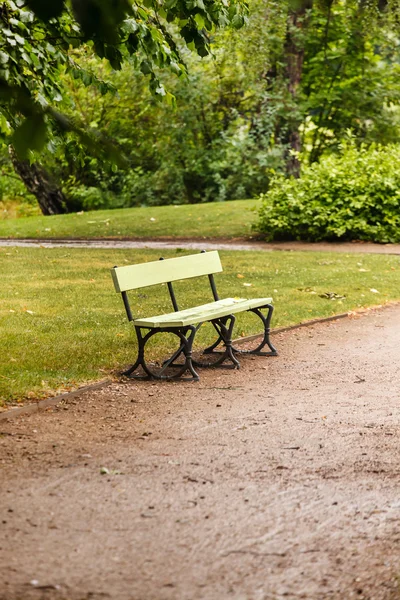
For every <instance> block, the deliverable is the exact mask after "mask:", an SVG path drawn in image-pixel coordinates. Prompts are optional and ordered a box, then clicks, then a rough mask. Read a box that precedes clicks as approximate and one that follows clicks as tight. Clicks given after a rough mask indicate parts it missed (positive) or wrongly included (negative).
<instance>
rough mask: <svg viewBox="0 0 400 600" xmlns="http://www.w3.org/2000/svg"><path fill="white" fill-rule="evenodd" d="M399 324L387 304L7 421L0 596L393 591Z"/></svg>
mask: <svg viewBox="0 0 400 600" xmlns="http://www.w3.org/2000/svg"><path fill="white" fill-rule="evenodd" d="M399 339H400V306H399V305H394V306H391V307H388V308H385V309H381V310H379V311H370V312H369V313H367V314H364V315H360V316H356V317H354V318H348V319H342V320H340V321H336V322H332V323H329V324H327V323H324V324H318V325H314V326H312V327H309V328H303V329H298V330H293V331H287V332H284V333H280V334H278V335H276V336H275V338H274V340H275V343H276V345H277V347H278V349H279V351H280V355H279V356H278V357H276V358H263V357H257V358H251V357H247V359H243V368H242V369H240V370H239V371H231V370H219V371H204V370H203V371H202V374H201V380H200V382H199V383H197V384H193V383H163V384H160V383H151V382H128V383H121V382H120V383H118V382H116V383H113V384H111V385H110V386H108V387H106V388H103V389H101V390H96V391H93V392H91V393H86V394H84V395H82V396H81V397H79V398H73V399H71V400H69V401H66V402H65V403H64V404H61V405H59V406H58V407H56V408H49V409H48V410H47V411H45V412H43V413H37V414H34V415H31V416H25V417H16V418H14V419H11V420H9V421H2V422H1V423H0V430H1V435H0V447H1V451H0V522H1V525H0V527H1V529H0V542H1V543H0V564H1V569H0V598H1V600H36V599H39V600H84V599H85V600H89V599H91V600H107V599H108V598H110V599H112V600H225V599H233V600H270V599H272V600H295V599H298V598H306V599H312V600H324V599H334V600H348V599H351V598H358V599H368V600H395V599H399V598H400V590H399V575H400V552H399V550H400V494H399V490H400V486H399V479H400V466H399V465H400V451H399V443H398V440H399V433H400V426H399V399H400V381H399V379H400V377H399ZM102 473H103V474H102Z"/></svg>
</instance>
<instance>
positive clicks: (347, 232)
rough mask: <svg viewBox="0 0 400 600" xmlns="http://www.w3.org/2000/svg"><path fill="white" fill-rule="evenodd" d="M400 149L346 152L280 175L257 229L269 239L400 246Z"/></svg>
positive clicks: (349, 147) (351, 148)
mask: <svg viewBox="0 0 400 600" xmlns="http://www.w3.org/2000/svg"><path fill="white" fill-rule="evenodd" d="M399 164H400V146H395V145H392V146H386V147H385V148H383V147H379V146H372V147H370V148H366V147H361V148H359V149H357V148H356V147H355V146H354V145H353V144H348V145H347V146H345V147H344V148H343V152H342V155H341V156H340V157H338V156H328V157H326V158H324V159H323V160H322V161H321V163H315V164H313V165H311V166H305V167H304V168H303V169H302V175H301V178H300V179H297V180H296V179H293V178H290V179H285V178H284V177H282V176H277V177H276V178H275V179H274V181H273V182H272V184H271V187H270V189H269V191H268V193H267V194H265V195H262V198H263V204H262V208H261V210H260V216H259V222H258V229H259V231H260V232H262V233H263V235H264V236H265V238H266V239H267V240H285V239H286V240H288V239H292V240H293V239H297V240H309V241H320V240H365V241H367V240H368V241H374V242H382V243H386V242H400V170H399Z"/></svg>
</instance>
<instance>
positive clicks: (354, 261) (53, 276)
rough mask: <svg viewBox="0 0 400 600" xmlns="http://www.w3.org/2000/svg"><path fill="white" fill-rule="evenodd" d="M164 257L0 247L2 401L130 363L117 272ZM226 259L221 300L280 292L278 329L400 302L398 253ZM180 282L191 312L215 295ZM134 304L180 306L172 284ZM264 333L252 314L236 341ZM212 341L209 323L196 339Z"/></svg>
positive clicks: (227, 255) (157, 350)
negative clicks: (172, 297) (172, 298)
mask: <svg viewBox="0 0 400 600" xmlns="http://www.w3.org/2000/svg"><path fill="white" fill-rule="evenodd" d="M163 254H164V256H165V257H166V258H167V257H173V256H176V255H177V254H179V253H178V252H176V251H166V252H163ZM158 258H159V252H157V251H154V250H135V251H132V250H93V249H65V248H57V249H49V248H34V249H31V248H30V249H26V248H2V249H0V260H1V262H2V266H3V278H2V287H1V288H0V329H1V333H0V335H1V339H2V344H1V349H0V365H1V366H0V398H1V401H0V402H1V403H2V404H3V405H5V404H6V403H7V402H18V401H21V400H23V399H24V398H30V399H40V398H45V397H49V396H53V395H54V394H57V393H62V392H64V391H68V390H70V389H75V388H77V387H80V386H81V385H83V384H85V383H89V382H93V381H99V380H100V379H104V378H105V377H106V376H108V375H109V374H110V373H112V372H113V371H114V370H118V369H121V367H122V366H124V365H126V364H129V363H131V362H132V361H133V359H134V356H135V351H136V341H135V336H134V331H133V330H132V327H131V326H130V325H129V324H128V322H127V319H126V316H125V314H124V309H123V305H122V302H121V299H120V297H119V296H118V295H117V294H116V293H115V292H114V290H113V285H112V281H111V277H110V271H109V270H110V268H111V267H112V266H113V265H115V264H118V265H124V264H131V263H134V262H146V261H149V260H157V259H158ZM221 258H222V264H223V265H224V272H223V273H222V274H219V275H217V276H216V278H217V285H218V288H219V291H220V294H221V296H245V297H260V296H269V295H272V296H273V297H274V304H275V307H276V311H275V314H274V319H273V323H272V326H273V328H278V327H281V326H288V325H294V324H298V323H301V322H302V321H307V320H310V319H313V318H321V317H329V316H332V315H334V314H337V313H343V312H348V311H351V310H356V309H358V308H366V307H368V306H373V305H377V304H382V305H384V304H385V303H387V302H393V301H397V300H400V286H399V276H400V257H399V256H392V255H391V256H379V255H357V254H351V255H346V254H341V255H338V254H333V253H327V252H324V253H322V252H321V253H317V252H316V253H312V254H310V253H307V252H280V253H276V254H275V253H274V254H272V253H267V254H266V253H263V252H252V253H245V252H233V251H222V252H221ZM175 287H176V293H177V296H178V299H180V304H181V307H182V308H185V307H188V306H190V305H195V304H200V303H203V302H206V301H208V300H209V299H210V292H209V289H208V281H207V278H204V279H203V280H201V279H197V280H196V279H193V280H188V281H186V282H179V283H177V284H176V286H175ZM132 305H133V309H134V312H135V315H137V316H148V315H154V314H158V313H162V312H166V311H169V310H171V308H170V303H169V300H168V296H167V290H166V286H164V287H161V288H158V289H157V288H156V287H154V288H146V289H144V290H138V292H136V293H134V296H133V298H132ZM259 332H260V324H259V322H258V321H257V320H253V316H252V315H246V316H244V315H242V316H240V318H238V327H237V329H236V331H235V337H242V336H247V335H251V334H256V333H259ZM156 337H159V338H160V336H156ZM212 339H213V332H212V329H211V327H209V326H205V327H204V329H203V328H202V329H201V330H200V332H199V335H198V337H197V342H198V344H199V345H200V346H203V347H204V344H207V343H209V342H210V341H212ZM173 347H174V346H172V345H171V340H169V339H166V338H165V337H164V338H160V339H159V340H157V345H153V347H151V348H150V349H149V350H150V352H151V356H152V357H153V356H154V357H155V358H156V357H163V356H166V355H167V354H168V352H169V351H170V349H171V348H173ZM278 350H279V349H278Z"/></svg>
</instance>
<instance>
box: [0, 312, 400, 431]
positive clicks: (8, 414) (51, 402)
mask: <svg viewBox="0 0 400 600" xmlns="http://www.w3.org/2000/svg"><path fill="white" fill-rule="evenodd" d="M397 304H399V302H388V303H387V304H384V305H383V304H379V305H377V306H372V307H369V308H365V309H361V310H357V311H351V310H350V311H348V312H345V313H339V314H337V315H331V316H330V317H321V318H320V319H311V320H309V321H303V322H302V323H296V324H295V325H288V326H287V327H278V328H277V329H272V330H271V335H277V334H279V333H284V332H286V331H293V330H294V329H301V328H303V327H312V326H313V325H318V324H319V323H329V322H332V321H338V320H340V319H345V318H347V317H351V316H353V315H362V314H365V313H368V312H371V311H373V310H380V309H382V308H389V307H390V306H394V305H397ZM262 335H263V334H262V333H256V334H254V335H248V336H246V337H241V338H238V339H236V340H233V341H234V343H235V344H236V345H240V344H245V343H246V342H251V341H253V340H256V339H257V338H259V337H261V336H262ZM112 382H113V379H103V380H102V381H98V382H97V383H91V384H89V385H85V386H83V387H80V388H77V389H76V390H74V391H73V392H66V393H64V394H59V395H57V396H53V397H50V398H45V399H44V400H39V401H37V402H35V403H32V404H28V405H27V406H21V407H17V408H10V409H9V410H5V411H2V412H0V421H3V420H6V419H7V420H9V419H12V418H13V417H19V416H21V415H30V414H33V413H36V412H40V411H41V410H45V409H46V408H49V407H51V406H56V405H57V404H59V403H60V402H63V401H65V400H69V399H70V398H74V397H76V396H80V395H81V394H83V393H85V392H91V391H93V390H98V389H101V388H105V387H107V386H109V385H111V383H112Z"/></svg>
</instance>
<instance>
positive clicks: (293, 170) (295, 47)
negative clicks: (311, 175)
mask: <svg viewBox="0 0 400 600" xmlns="http://www.w3.org/2000/svg"><path fill="white" fill-rule="evenodd" d="M311 7H312V0H306V2H303V3H302V5H301V7H299V8H297V9H291V10H289V15H288V20H287V32H286V40H285V46H284V61H285V78H286V82H287V91H288V93H289V97H290V99H291V105H292V106H291V108H290V111H289V115H288V119H287V123H286V127H285V133H284V135H283V139H282V141H283V143H284V144H286V146H287V152H286V170H287V173H288V174H289V175H293V176H294V177H299V176H300V161H299V159H298V158H297V156H296V155H293V153H292V152H293V151H294V152H295V153H298V152H300V150H301V137H300V132H299V127H300V124H301V118H300V116H299V115H297V114H296V112H297V106H298V97H297V94H298V89H299V86H300V82H301V76H302V72H303V63H304V40H303V36H304V32H303V29H304V27H305V20H306V18H307V9H310V8H311ZM290 113H292V114H290Z"/></svg>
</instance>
